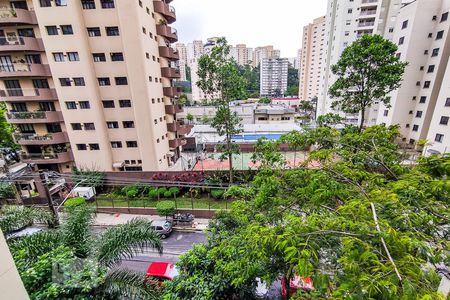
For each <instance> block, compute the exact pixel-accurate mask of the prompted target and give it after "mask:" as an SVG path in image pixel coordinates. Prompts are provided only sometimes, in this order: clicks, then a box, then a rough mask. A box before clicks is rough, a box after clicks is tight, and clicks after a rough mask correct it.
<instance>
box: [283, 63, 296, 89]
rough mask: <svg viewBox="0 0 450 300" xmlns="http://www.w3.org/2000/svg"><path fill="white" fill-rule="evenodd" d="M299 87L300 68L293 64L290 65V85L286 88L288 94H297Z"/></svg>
mask: <svg viewBox="0 0 450 300" xmlns="http://www.w3.org/2000/svg"><path fill="white" fill-rule="evenodd" d="M298 88H299V79H298V70H297V69H295V68H294V67H293V66H292V65H291V64H289V67H288V85H287V90H286V93H285V94H286V95H288V96H297V95H298Z"/></svg>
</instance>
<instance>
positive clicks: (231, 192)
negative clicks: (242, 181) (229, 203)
mask: <svg viewBox="0 0 450 300" xmlns="http://www.w3.org/2000/svg"><path fill="white" fill-rule="evenodd" d="M223 196H224V197H225V198H232V199H244V200H249V199H250V198H251V197H252V196H253V191H252V190H251V189H250V188H248V187H245V188H244V187H240V186H237V185H233V186H230V187H229V188H228V189H227V191H226V192H225V193H224V195H223Z"/></svg>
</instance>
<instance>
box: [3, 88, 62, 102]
mask: <svg viewBox="0 0 450 300" xmlns="http://www.w3.org/2000/svg"><path fill="white" fill-rule="evenodd" d="M57 99H58V97H57V94H56V90H55V89H6V90H0V100H4V101H33V100H39V101H41V100H57Z"/></svg>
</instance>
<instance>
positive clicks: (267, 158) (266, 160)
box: [252, 137, 285, 168]
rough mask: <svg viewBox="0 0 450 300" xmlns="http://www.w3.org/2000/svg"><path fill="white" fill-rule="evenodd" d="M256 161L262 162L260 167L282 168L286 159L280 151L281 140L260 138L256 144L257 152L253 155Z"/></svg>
mask: <svg viewBox="0 0 450 300" xmlns="http://www.w3.org/2000/svg"><path fill="white" fill-rule="evenodd" d="M252 160H253V161H254V162H260V163H261V165H260V168H263V167H270V168H282V167H284V164H285V161H284V158H283V155H282V154H281V153H280V151H279V142H278V141H275V142H274V141H271V140H268V139H267V138H265V137H262V138H259V139H258V140H257V141H256V144H255V152H254V153H253V155H252Z"/></svg>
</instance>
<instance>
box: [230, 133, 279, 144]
mask: <svg viewBox="0 0 450 300" xmlns="http://www.w3.org/2000/svg"><path fill="white" fill-rule="evenodd" d="M262 137H265V138H267V139H268V140H272V141H276V140H278V139H280V137H281V133H269V134H236V135H232V136H231V139H232V140H233V141H236V142H242V141H256V140H258V139H259V138H262Z"/></svg>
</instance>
